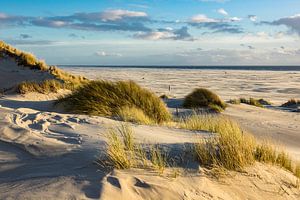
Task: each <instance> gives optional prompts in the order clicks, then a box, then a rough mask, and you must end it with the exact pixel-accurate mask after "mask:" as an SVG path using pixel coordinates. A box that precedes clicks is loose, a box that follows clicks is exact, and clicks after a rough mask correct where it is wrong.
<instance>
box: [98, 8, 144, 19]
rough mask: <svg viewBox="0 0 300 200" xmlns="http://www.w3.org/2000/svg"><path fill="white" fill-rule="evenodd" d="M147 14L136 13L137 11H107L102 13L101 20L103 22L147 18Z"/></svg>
mask: <svg viewBox="0 0 300 200" xmlns="http://www.w3.org/2000/svg"><path fill="white" fill-rule="evenodd" d="M147 16H148V15H147V13H145V12H136V11H129V10H121V9H118V10H106V11H104V12H102V13H101V16H100V18H101V19H102V21H116V20H120V19H123V18H126V17H131V18H133V17H147Z"/></svg>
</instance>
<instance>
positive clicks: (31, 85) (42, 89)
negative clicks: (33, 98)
mask: <svg viewBox="0 0 300 200" xmlns="http://www.w3.org/2000/svg"><path fill="white" fill-rule="evenodd" d="M60 89H67V90H73V89H74V85H73V84H66V83H63V82H62V81H59V80H56V79H50V80H45V81H42V82H40V83H37V82H28V81H27V82H22V83H20V84H19V85H18V86H17V92H18V93H20V94H26V93H29V92H37V93H41V94H49V93H56V92H58V91H59V90H60Z"/></svg>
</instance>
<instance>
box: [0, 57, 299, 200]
mask: <svg viewBox="0 0 300 200" xmlns="http://www.w3.org/2000/svg"><path fill="white" fill-rule="evenodd" d="M63 70H65V71H67V72H69V73H70V74H74V75H80V76H84V77H86V78H88V79H90V80H101V79H103V80H112V81H119V80H133V81H135V82H137V83H138V84H140V85H141V86H142V87H145V88H147V89H149V90H151V91H153V92H154V93H155V94H156V95H157V96H159V95H162V94H166V95H168V96H170V99H168V100H165V102H162V101H161V100H160V99H158V97H157V96H156V95H155V94H152V93H150V94H151V95H150V96H148V97H149V98H155V99H158V101H157V102H160V103H161V105H162V106H164V107H165V106H168V107H167V108H166V112H168V113H169V112H170V113H174V112H175V110H176V108H178V111H179V112H180V113H181V112H182V113H184V112H191V111H192V110H191V109H183V108H182V107H181V104H182V101H183V98H184V97H185V96H186V95H187V94H188V93H190V92H191V91H192V90H193V89H194V88H197V87H205V88H207V89H210V90H212V91H214V92H216V93H218V94H220V96H221V98H222V99H225V100H229V99H232V98H239V97H255V98H265V99H267V100H269V101H271V102H273V104H272V105H271V106H267V107H263V108H262V107H255V106H251V105H246V104H239V105H233V104H228V107H227V108H226V110H225V111H224V112H223V113H222V114H219V115H221V116H225V117H228V118H230V119H232V120H235V121H237V122H238V123H239V124H240V126H241V127H242V130H243V131H244V130H245V131H247V132H249V133H251V134H253V135H254V136H255V137H256V138H257V140H258V142H262V141H263V140H266V139H267V140H271V141H272V142H273V143H274V144H276V145H277V146H279V147H280V148H282V149H284V150H285V151H286V152H287V153H288V154H289V155H290V156H291V158H292V159H293V162H296V163H297V162H299V161H300V153H299V152H300V146H299V142H300V135H299V132H300V131H299V130H300V126H299V121H300V115H299V113H297V112H291V110H288V109H283V108H282V107H280V106H279V105H281V104H282V103H284V102H286V101H287V100H289V99H290V98H299V92H298V90H299V78H300V73H299V72H280V73H279V72H268V73H266V72H261V71H216V70H163V69H159V70H158V69H125V68H124V69H113V68H90V67H86V68H76V67H74V68H71V67H65V68H63ZM54 72H55V73H56V74H55V73H53V71H51V70H43V69H30V68H28V67H26V66H20V65H19V64H18V63H17V62H16V60H15V59H12V58H10V57H4V58H1V59H0V73H1V74H2V75H3V76H2V77H4V79H1V81H0V83H1V84H2V86H1V91H3V94H1V97H0V199H5V200H6V199H7V200H10V199H105V200H114V199H124V200H132V199H170V200H174V199H203V200H206V199H225V200H231V199H253V200H254V199H255V200H256V199H299V197H300V190H299V178H297V177H296V176H295V175H294V174H293V173H291V170H290V171H288V170H286V169H284V168H281V167H280V166H277V165H270V164H266V163H262V162H253V163H252V164H251V165H249V166H246V167H244V168H242V169H241V170H226V169H225V168H222V167H219V168H214V167H212V168H207V167H206V166H205V165H204V164H203V165H202V164H200V162H198V161H196V159H195V153H194V151H195V150H194V148H195V147H196V146H195V143H196V142H198V141H208V140H209V139H212V138H213V137H216V135H215V133H213V132H211V131H207V130H206V131H205V130H203V129H200V130H197V131H192V130H190V129H184V128H182V127H180V126H179V125H180V122H177V121H169V123H166V124H158V123H156V124H150V125H145V124H144V125H143V124H138V123H130V122H127V123H126V124H127V125H128V126H129V127H131V129H132V133H133V141H134V142H135V143H136V144H135V145H141V148H143V147H144V146H145V145H146V147H147V146H148V147H151V146H155V145H159V146H160V148H161V150H160V151H165V152H167V153H168V155H165V157H166V159H167V158H170V160H165V162H166V163H168V164H167V165H165V166H163V170H162V171H161V170H159V168H154V167H144V168H139V167H131V168H130V167H129V168H128V169H117V168H116V167H111V166H107V165H105V162H103V160H102V159H103V158H105V156H107V152H108V150H109V148H110V147H109V141H110V140H109V138H110V137H109V135H108V134H109V133H110V131H112V130H115V129H116V128H118V127H121V126H122V124H123V125H124V122H122V121H120V120H119V119H118V118H115V117H113V116H112V117H109V116H107V117H101V116H95V115H92V114H72V113H71V112H67V110H65V109H64V107H63V106H64V105H63V104H55V102H57V100H58V99H60V98H62V97H63V96H65V95H68V94H73V93H72V91H70V90H69V89H68V88H63V87H62V85H60V84H59V83H60V82H58V83H57V82H54V83H56V84H57V85H51V84H52V82H46V83H44V84H45V85H42V83H43V82H40V81H43V80H48V78H51V79H56V80H63V79H65V80H68V81H70V80H72V81H74V82H75V81H77V82H76V83H78V82H79V83H80V84H81V85H80V86H85V85H88V84H89V82H88V79H84V78H82V77H79V76H74V75H70V74H69V73H66V72H63V71H54ZM6 77H7V78H6ZM62 77H63V78H62ZM22 81H37V82H38V83H39V84H36V83H27V85H26V84H25V85H24V86H23V87H25V89H27V90H29V92H24V91H26V90H25V89H24V88H23V90H22V88H21V89H20V86H18V87H17V88H18V90H15V88H16V84H18V83H20V82H22ZM52 81H53V80H52ZM80 81H82V82H80ZM96 83H98V82H96ZM100 83H101V82H100ZM47 84H50V86H49V85H47ZM101 84H102V83H101ZM46 86H48V87H46ZM169 86H170V87H171V88H170V90H169ZM55 87H62V88H60V89H58V90H57V91H55V90H54V89H55ZM130 87H134V85H130ZM53 88H54V89H53ZM78 88H79V89H80V88H81V87H78ZM92 89H93V88H92ZM118 89H119V88H118ZM45 90H46V91H47V92H46V93H43V91H45ZM16 91H23V93H21V94H20V93H18V92H16ZM32 91H34V92H32ZM53 91H54V92H53ZM75 91H77V90H75ZM141 91H143V92H145V90H141ZM96 94H98V93H96ZM108 94H109V92H108ZM86 95H88V94H86ZM137 95H139V93H138V94H137ZM111 98H112V97H111V96H109V99H107V101H110V99H111ZM115 98H117V97H115ZM147 100H148V99H147ZM140 101H141V100H140ZM99 103H101V102H99ZM69 106H71V107H72V106H73V107H74V105H69ZM88 106H89V105H88ZM219 115H218V116H219ZM174 117H175V116H174ZM178 124H179V125H178ZM243 134H244V132H242V133H241V135H243ZM245 142H249V141H245ZM143 145H144V146H143ZM242 145H243V144H242ZM251 148H252V147H251ZM150 150H151V149H150ZM144 152H145V153H147V151H146V150H145V151H144ZM237 153H238V152H237ZM250 154H252V152H251V153H250ZM151 155H152V153H151ZM161 155H162V154H161ZM152 156H153V155H152ZM148 161H149V160H148ZM151 162H153V163H154V161H151ZM103 163H104V164H103Z"/></svg>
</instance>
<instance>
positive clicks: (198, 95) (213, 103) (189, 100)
mask: <svg viewBox="0 0 300 200" xmlns="http://www.w3.org/2000/svg"><path fill="white" fill-rule="evenodd" d="M183 107H184V108H208V109H211V110H213V111H215V112H222V111H223V110H225V108H226V104H225V103H224V102H223V101H222V100H221V98H220V97H219V96H218V95H216V94H215V93H213V92H212V91H210V90H208V89H205V88H197V89H195V90H194V91H193V92H192V93H190V94H188V95H187V96H186V97H185V99H184V101H183Z"/></svg>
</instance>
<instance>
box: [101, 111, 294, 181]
mask: <svg viewBox="0 0 300 200" xmlns="http://www.w3.org/2000/svg"><path fill="white" fill-rule="evenodd" d="M206 117H208V118H209V119H208V120H207V119H204V118H205V117H203V116H201V117H198V116H193V118H194V120H196V119H198V123H199V124H202V123H211V125H209V126H207V127H204V126H203V125H199V126H198V127H201V128H200V129H199V130H207V131H212V130H215V131H218V132H215V134H214V136H212V137H209V138H201V139H199V140H198V141H196V142H195V143H193V144H191V145H192V148H191V149H190V151H189V152H187V151H186V150H185V149H182V152H180V151H178V152H177V153H176V154H173V155H171V154H169V152H168V151H167V150H166V149H164V148H162V147H161V146H158V145H156V146H154V145H147V144H143V145H142V144H139V143H137V142H136V141H135V139H134V132H133V130H132V129H131V127H130V126H129V125H128V124H123V125H121V126H120V127H117V128H115V129H111V130H110V131H109V132H108V134H107V139H108V141H107V152H106V154H105V156H104V157H101V158H100V159H99V160H98V163H99V164H100V165H101V166H105V167H107V166H109V167H113V168H117V169H129V168H151V169H154V170H156V171H157V172H159V174H162V173H163V172H164V170H165V168H166V167H171V166H174V165H176V166H178V163H176V162H181V161H179V160H178V159H176V158H177V157H180V160H185V161H186V162H187V163H191V162H195V160H194V158H196V161H198V162H199V163H200V165H201V167H207V168H211V169H226V170H233V171H243V170H244V169H245V167H249V166H251V165H253V164H254V163H255V162H261V163H268V164H271V165H276V166H279V167H282V168H284V169H286V170H288V171H290V172H292V173H293V174H294V175H295V176H296V177H298V178H300V165H299V164H295V163H293V162H292V160H291V158H290V156H289V155H288V154H287V153H286V152H284V151H279V150H277V149H276V148H275V147H274V146H273V145H271V144H270V143H266V142H264V143H260V144H259V143H257V141H256V140H255V139H254V137H253V136H251V135H249V134H247V133H244V132H243V131H242V129H241V128H240V127H239V126H238V124H237V123H236V122H234V121H231V120H229V119H227V118H223V117H218V116H217V115H214V116H208V115H206ZM220 123H221V124H222V125H219V124H220ZM194 127H195V126H193V127H192V128H191V130H195V128H194ZM188 155H189V156H188ZM191 155H192V156H191ZM181 156H183V157H181ZM184 156H185V157H184ZM193 156H195V157H193ZM221 171H222V170H221Z"/></svg>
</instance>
